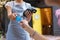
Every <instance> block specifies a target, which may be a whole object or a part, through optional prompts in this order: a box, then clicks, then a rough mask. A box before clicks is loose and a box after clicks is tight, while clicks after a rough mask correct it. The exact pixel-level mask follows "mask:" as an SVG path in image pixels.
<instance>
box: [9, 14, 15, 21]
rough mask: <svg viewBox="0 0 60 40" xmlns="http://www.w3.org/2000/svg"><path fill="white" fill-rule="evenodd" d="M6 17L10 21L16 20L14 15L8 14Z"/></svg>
mask: <svg viewBox="0 0 60 40" xmlns="http://www.w3.org/2000/svg"><path fill="white" fill-rule="evenodd" d="M8 17H9V19H11V20H15V19H16V13H11V14H8Z"/></svg>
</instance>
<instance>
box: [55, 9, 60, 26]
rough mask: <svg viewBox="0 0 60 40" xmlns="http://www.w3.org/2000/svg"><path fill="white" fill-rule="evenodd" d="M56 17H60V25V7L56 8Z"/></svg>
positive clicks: (59, 23)
mask: <svg viewBox="0 0 60 40" xmlns="http://www.w3.org/2000/svg"><path fill="white" fill-rule="evenodd" d="M55 15H56V17H57V18H58V22H57V23H58V25H59V26H60V9H57V10H56V13H55Z"/></svg>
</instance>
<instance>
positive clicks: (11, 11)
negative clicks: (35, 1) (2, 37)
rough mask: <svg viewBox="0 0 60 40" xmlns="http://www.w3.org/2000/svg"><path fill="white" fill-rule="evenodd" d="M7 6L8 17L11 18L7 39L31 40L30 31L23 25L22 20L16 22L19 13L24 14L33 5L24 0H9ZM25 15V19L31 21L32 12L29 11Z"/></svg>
mask: <svg viewBox="0 0 60 40" xmlns="http://www.w3.org/2000/svg"><path fill="white" fill-rule="evenodd" d="M5 7H6V9H7V13H8V18H9V19H10V23H9V25H8V31H7V34H6V40H30V35H29V33H28V32H27V31H25V30H24V29H23V28H22V26H21V25H22V22H21V23H18V22H16V15H17V14H19V15H20V16H23V12H24V11H25V10H26V9H28V8H31V5H30V4H29V3H26V2H24V1H23V0H14V1H10V2H7V3H6V4H5ZM25 15H26V19H24V20H26V21H28V22H29V21H30V20H31V16H32V13H31V12H27V13H26V14H25Z"/></svg>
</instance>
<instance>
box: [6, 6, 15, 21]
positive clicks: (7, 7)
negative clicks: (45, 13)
mask: <svg viewBox="0 0 60 40" xmlns="http://www.w3.org/2000/svg"><path fill="white" fill-rule="evenodd" d="M6 9H7V14H8V18H9V19H11V20H15V17H16V14H15V13H12V9H11V7H10V6H6Z"/></svg>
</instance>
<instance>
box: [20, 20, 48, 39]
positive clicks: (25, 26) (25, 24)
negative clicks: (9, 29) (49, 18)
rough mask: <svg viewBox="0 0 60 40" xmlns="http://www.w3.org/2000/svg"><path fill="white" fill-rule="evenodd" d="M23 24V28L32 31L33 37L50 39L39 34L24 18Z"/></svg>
mask: <svg viewBox="0 0 60 40" xmlns="http://www.w3.org/2000/svg"><path fill="white" fill-rule="evenodd" d="M22 23H23V24H22V25H21V26H22V28H23V29H25V30H26V31H27V32H29V33H30V35H31V37H32V38H34V39H35V40H48V39H47V38H46V37H45V36H43V35H40V34H38V33H37V32H36V31H35V30H33V29H32V28H31V27H30V26H29V25H28V22H27V21H26V20H23V22H22Z"/></svg>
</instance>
